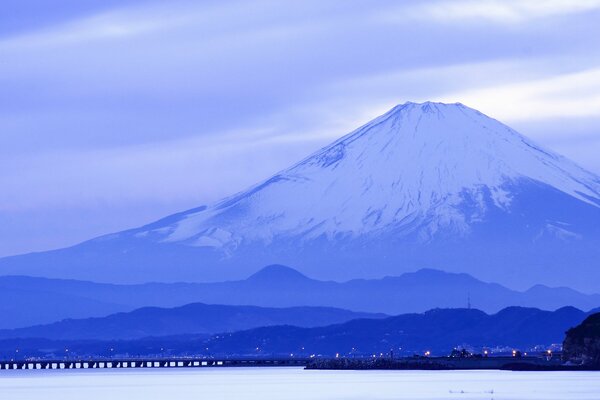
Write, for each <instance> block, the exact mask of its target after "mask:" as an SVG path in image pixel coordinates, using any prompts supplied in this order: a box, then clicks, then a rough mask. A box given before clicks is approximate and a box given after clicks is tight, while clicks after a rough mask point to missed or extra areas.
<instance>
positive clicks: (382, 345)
mask: <svg viewBox="0 0 600 400" xmlns="http://www.w3.org/2000/svg"><path fill="white" fill-rule="evenodd" d="M587 315H588V313H585V312H583V311H580V310H577V309H575V308H573V307H565V308H561V309H559V310H556V311H553V312H550V311H541V310H538V309H533V308H521V307H510V308H506V309H504V310H501V311H500V312H498V313H496V314H493V315H488V314H486V313H484V312H482V311H479V310H474V309H436V310H431V311H427V312H425V313H422V314H404V315H399V316H396V317H389V318H384V319H355V320H351V321H348V322H345V323H342V324H336V325H330V326H323V327H315V328H301V327H295V326H289V325H279V326H269V327H261V328H255V329H250V330H245V331H240V332H234V333H227V334H217V335H212V336H208V335H203V334H192V335H175V336H160V337H148V338H138V339H133V340H79V339H70V340H66V339H62V340H58V339H54V340H53V339H45V338H17V339H0V358H5V359H6V358H12V357H53V358H57V357H58V358H61V357H62V356H63V355H64V351H65V350H64V349H66V348H68V349H69V354H70V355H71V357H87V356H111V355H124V356H138V355H140V356H143V355H185V356H209V357H210V356H215V355H216V356H253V357H260V356H264V357H274V356H284V357H289V356H290V354H293V355H294V356H295V357H308V356H309V355H311V354H319V355H323V356H327V357H331V356H334V355H335V354H336V353H339V354H340V355H343V356H353V355H358V356H361V355H363V356H364V355H366V356H370V355H372V354H379V353H387V352H389V351H390V350H391V349H393V350H394V353H395V354H398V355H413V354H415V353H416V354H423V353H424V352H425V351H431V352H432V354H434V355H446V354H448V353H449V352H450V350H452V349H453V348H454V347H457V346H458V347H463V346H467V347H469V348H472V349H473V350H475V351H482V349H483V348H490V349H492V350H493V351H496V350H497V349H495V348H500V350H502V349H503V351H504V352H507V351H508V352H510V351H511V350H512V349H521V350H524V351H528V350H529V349H530V348H533V347H534V346H539V347H538V349H540V350H542V351H544V350H546V349H547V348H548V347H549V346H550V345H553V344H559V343H561V342H562V340H563V338H564V336H565V331H566V330H567V329H569V328H571V327H573V326H575V325H577V324H579V323H580V322H581V321H583V320H584V319H585V318H586V316H587ZM15 349H19V353H18V354H16V353H15ZM111 349H112V350H111Z"/></svg>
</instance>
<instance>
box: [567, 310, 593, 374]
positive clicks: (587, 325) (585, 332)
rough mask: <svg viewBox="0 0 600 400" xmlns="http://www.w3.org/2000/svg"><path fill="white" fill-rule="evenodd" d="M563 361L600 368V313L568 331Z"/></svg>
mask: <svg viewBox="0 0 600 400" xmlns="http://www.w3.org/2000/svg"><path fill="white" fill-rule="evenodd" d="M563 360H564V361H565V362H568V363H571V364H580V365H585V366H591V367H600V313H596V314H592V315H590V316H589V317H587V318H586V319H585V320H584V321H583V322H582V323H581V324H580V325H578V326H576V327H575V328H571V329H569V330H568V331H567V336H566V338H565V341H564V342H563Z"/></svg>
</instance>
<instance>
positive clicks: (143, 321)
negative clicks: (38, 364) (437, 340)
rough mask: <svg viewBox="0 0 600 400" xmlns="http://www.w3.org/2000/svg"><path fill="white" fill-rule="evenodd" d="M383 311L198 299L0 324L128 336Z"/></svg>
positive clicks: (10, 334)
mask: <svg viewBox="0 0 600 400" xmlns="http://www.w3.org/2000/svg"><path fill="white" fill-rule="evenodd" d="M383 317H387V315H385V314H371V313H358V312H352V311H347V310H341V309H338V308H331V307H289V308H265V307H255V306H224V305H209V304H202V303H194V304H188V305H185V306H181V307H176V308H158V307H144V308H140V309H138V310H135V311H132V312H128V313H118V314H113V315H110V316H107V317H103V318H85V319H66V320H63V321H60V322H55V323H53V324H47V325H37V326H32V327H28V328H20V329H12V330H0V339H4V338H27V337H29V338H32V337H33V338H46V339H61V340H67V339H68V340H123V339H138V338H144V337H149V336H173V335H182V334H211V333H222V332H234V331H239V330H244V329H250V328H256V327H264V326H272V325H294V326H301V327H315V326H324V325H331V324H336V323H341V322H347V321H349V320H352V319H357V318H383Z"/></svg>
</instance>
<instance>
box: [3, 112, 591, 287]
mask: <svg viewBox="0 0 600 400" xmlns="http://www.w3.org/2000/svg"><path fill="white" fill-rule="evenodd" d="M599 244H600V178H599V177H598V176H597V175H595V174H593V173H591V172H588V171H586V170H584V169H582V168H580V167H579V166H577V165H576V164H575V163H573V162H571V161H569V160H568V159H566V158H564V157H562V156H560V155H557V154H555V153H553V152H551V151H549V150H546V149H543V148H542V147H540V146H538V145H536V144H534V143H533V142H532V141H530V140H529V139H527V138H525V137H524V136H522V135H520V134H519V133H517V132H515V131H514V130H512V129H510V128H509V127H508V126H506V125H503V124H502V123H500V122H498V121H496V120H494V119H492V118H489V117H487V116H485V115H483V114H481V113H480V112H478V111H476V110H473V109H471V108H468V107H466V106H464V105H462V104H441V103H430V102H427V103H423V104H415V103H406V104H404V105H400V106H397V107H394V108H393V109H391V110H390V111H389V112H387V113H386V114H384V115H382V116H380V117H378V118H376V119H374V120H373V121H371V122H369V123H367V124H366V125H364V126H362V127H361V128H359V129H357V130H356V131H354V132H352V133H350V134H348V135H346V136H344V137H342V138H341V139H339V140H337V141H336V142H334V143H332V144H330V145H328V146H326V147H325V148H323V149H322V150H320V151H318V152H316V153H315V154H313V155H311V156H310V157H308V158H306V159H305V160H303V161H301V162H299V163H297V164H295V165H293V166H292V167H290V168H288V169H286V170H284V171H281V172H279V173H278V174H276V175H274V176H273V177H271V178H269V179H267V180H266V181H264V182H261V183H259V184H257V185H256V186H253V187H251V188H250V189H248V190H246V191H243V192H240V193H238V194H235V195H233V196H231V197H229V198H226V199H223V200H221V201H218V202H216V203H214V204H211V205H208V206H202V207H199V208H195V209H192V210H189V211H186V212H182V213H178V214H175V215H172V216H169V217H167V218H164V219H162V220H159V221H157V222H154V223H152V224H149V225H146V226H143V227H141V228H137V229H132V230H128V231H124V232H120V233H115V234H110V235H106V236H102V237H100V238H97V239H93V240H90V241H88V242H84V243H82V244H79V245H77V246H74V247H71V248H67V249H60V250H56V251H50V252H43V253H34V254H27V255H22V256H15V257H7V258H3V259H1V260H0V273H1V274H3V275H9V274H19V275H32V276H44V277H53V278H74V279H85V280H93V281H98V282H112V283H140V282H148V281H162V282H173V281H210V280H212V281H215V280H224V279H240V278H241V277H243V276H247V275H249V274H250V273H253V272H255V271H257V270H258V269H259V268H260V267H262V266H264V265H268V264H273V263H279V264H287V265H294V266H295V267H297V268H298V269H299V271H300V272H302V273H305V274H308V275H310V276H314V277H316V278H319V279H334V280H347V279H352V278H367V277H370V278H373V277H381V276H385V275H393V276H397V275H399V274H401V273H403V272H408V271H414V270H416V269H420V268H425V267H427V268H436V269H441V270H445V271H450V272H465V273H469V274H471V275H473V276H475V277H477V278H480V279H484V280H487V281H495V282H499V283H502V284H505V285H508V286H510V287H513V288H525V287H528V286H531V285H533V284H545V285H551V286H558V285H560V286H569V287H572V288H575V289H579V290H584V291H588V292H593V291H598V289H599V286H598V284H597V282H600V269H599V268H598V267H597V260H598V259H599V257H600V245H599Z"/></svg>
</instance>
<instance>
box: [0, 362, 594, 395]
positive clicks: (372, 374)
mask: <svg viewBox="0 0 600 400" xmlns="http://www.w3.org/2000/svg"><path fill="white" fill-rule="evenodd" d="M201 398H207V399H211V400H215V399H216V400H220V399H232V400H238V399H261V400H270V399H273V400H275V399H276V400H286V399H298V400H300V399H302V400H306V399H327V400H341V399H344V400H346V399H411V400H417V399H427V400H434V399H444V400H447V399H519V400H532V399H540V400H542V399H543V400H551V399H556V400H558V399H560V400H567V399H568V400H571V399H577V400H582V399H589V400H592V399H593V400H599V399H600V372H509V371H305V370H303V369H301V368H204V369H202V368H195V369H175V370H151V369H149V370H139V369H138V370H118V371H106V370H92V371H89V370H88V371H81V370H80V371H56V370H54V371H5V370H3V371H0V399H10V400H21V399H23V400H36V399H44V400H54V399H60V400H71V399H73V400H81V399H86V400H96V399H103V400H106V399H111V400H119V399H127V400H137V399H145V400H153V399H161V400H166V399H167V400H168V399H201Z"/></svg>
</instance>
